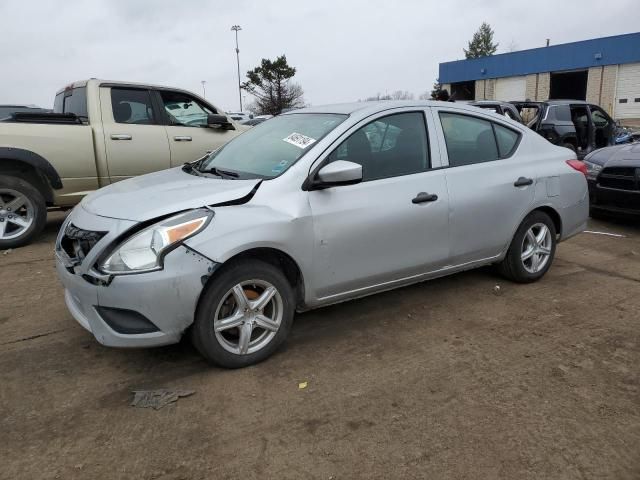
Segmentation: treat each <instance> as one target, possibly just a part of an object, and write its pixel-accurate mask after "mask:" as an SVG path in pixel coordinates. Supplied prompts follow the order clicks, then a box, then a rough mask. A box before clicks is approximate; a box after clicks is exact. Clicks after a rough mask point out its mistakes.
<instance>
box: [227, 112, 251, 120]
mask: <svg viewBox="0 0 640 480" xmlns="http://www.w3.org/2000/svg"><path fill="white" fill-rule="evenodd" d="M226 113H227V115H228V116H229V117H231V118H232V119H233V120H235V121H236V122H243V121H246V120H251V119H252V118H253V113H251V112H226Z"/></svg>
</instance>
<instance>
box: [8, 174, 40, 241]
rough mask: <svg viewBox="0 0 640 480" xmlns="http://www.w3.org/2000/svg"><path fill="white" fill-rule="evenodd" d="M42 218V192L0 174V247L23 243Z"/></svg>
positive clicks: (38, 227) (28, 238)
mask: <svg viewBox="0 0 640 480" xmlns="http://www.w3.org/2000/svg"><path fill="white" fill-rule="evenodd" d="M46 221H47V205H46V203H45V201H44V198H43V196H42V194H41V193H40V192H39V191H38V190H37V189H36V188H34V187H33V186H32V185H31V184H30V183H28V182H27V181H26V180H23V179H22V178H19V177H14V176H10V175H0V249H6V248H15V247H20V246H22V245H26V244H27V243H29V242H30V241H31V240H32V239H33V238H34V237H35V236H36V235H38V234H39V233H40V232H41V231H42V229H43V228H44V226H45V223H46Z"/></svg>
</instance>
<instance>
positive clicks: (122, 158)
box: [0, 79, 246, 249]
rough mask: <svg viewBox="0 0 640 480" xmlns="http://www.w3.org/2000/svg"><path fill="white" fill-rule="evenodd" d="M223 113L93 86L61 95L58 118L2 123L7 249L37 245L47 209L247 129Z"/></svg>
mask: <svg viewBox="0 0 640 480" xmlns="http://www.w3.org/2000/svg"><path fill="white" fill-rule="evenodd" d="M219 111H220V110H218V109H217V108H216V107H215V106H214V105H212V104H210V103H208V102H207V101H206V100H204V99H202V98H200V97H198V96H197V95H194V94H193V93H190V92H186V91H184V90H179V89H174V88H167V87H159V86H152V85H142V84H135V83H129V82H112V81H105V80H96V79H91V80H87V81H82V82H75V83H73V84H71V85H69V86H67V87H65V88H64V89H62V90H60V91H59V92H58V93H57V94H56V97H55V103H54V113H25V112H21V113H14V114H13V115H12V116H11V117H10V118H9V119H6V120H4V121H3V122H0V197H1V203H0V209H1V210H0V211H1V212H3V213H2V215H3V217H2V223H3V225H2V227H0V249H4V248H10V247H17V246H20V245H24V244H26V243H29V241H31V239H33V238H34V237H35V236H36V235H37V234H38V233H39V232H40V231H41V230H42V228H43V227H44V224H45V220H46V215H47V207H52V206H58V207H69V206H73V205H75V204H76V203H78V202H79V201H80V200H81V199H82V197H83V196H84V195H86V194H87V193H89V192H91V191H93V190H96V189H97V188H100V187H102V186H105V185H108V184H110V183H113V182H116V181H119V180H123V179H125V178H129V177H134V176H137V175H142V174H144V173H149V172H153V171H156V170H162V169H165V168H169V167H171V166H175V165H182V164H183V163H185V162H190V161H193V160H195V159H198V158H200V157H202V156H203V155H205V154H206V153H207V152H208V151H211V150H215V149H216V148H219V147H220V146H222V145H224V144H225V143H226V142H228V141H229V140H230V139H231V138H233V137H235V136H236V135H238V133H239V132H240V131H242V130H244V129H246V127H241V126H240V125H239V124H237V123H235V122H234V121H233V120H230V119H228V118H227V117H226V116H224V115H218V112H219ZM165 200H166V199H165ZM2 205H4V206H6V208H3V207H2Z"/></svg>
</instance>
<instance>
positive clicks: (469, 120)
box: [440, 112, 500, 167]
mask: <svg viewBox="0 0 640 480" xmlns="http://www.w3.org/2000/svg"><path fill="white" fill-rule="evenodd" d="M440 121H441V122H442V131H443V132H444V139H445V143H446V144H447V153H448V155H449V166H450V167H460V166H463V165H471V164H473V163H482V162H491V161H493V160H498V158H500V155H499V154H498V145H497V144H496V139H495V136H494V134H493V128H491V122H489V121H487V120H481V119H479V118H476V117H470V116H468V115H459V114H456V113H447V112H440Z"/></svg>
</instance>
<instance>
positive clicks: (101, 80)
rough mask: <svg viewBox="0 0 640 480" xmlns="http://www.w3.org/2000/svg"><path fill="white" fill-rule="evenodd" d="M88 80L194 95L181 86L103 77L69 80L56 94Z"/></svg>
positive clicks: (86, 82)
mask: <svg viewBox="0 0 640 480" xmlns="http://www.w3.org/2000/svg"><path fill="white" fill-rule="evenodd" d="M90 82H94V83H97V84H98V85H122V86H131V87H147V88H155V89H159V90H163V89H164V90H172V91H176V92H186V93H189V94H191V95H194V93H193V92H189V91H188V90H184V89H183V88H176V87H168V86H166V85H156V84H152V83H139V82H129V81H123V80H105V79H100V78H89V79H87V80H78V81H76V82H71V83H69V84H68V85H65V86H64V87H62V88H61V89H60V90H58V91H57V92H56V95H58V94H59V93H62V92H64V91H65V90H67V89H71V88H79V87H86V86H87V84H89V83H90Z"/></svg>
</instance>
